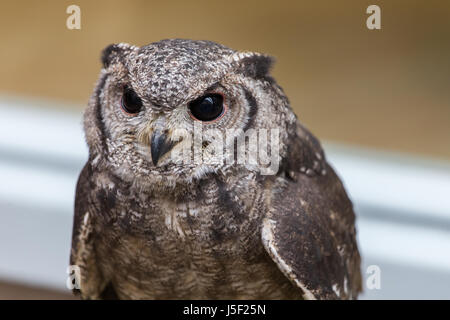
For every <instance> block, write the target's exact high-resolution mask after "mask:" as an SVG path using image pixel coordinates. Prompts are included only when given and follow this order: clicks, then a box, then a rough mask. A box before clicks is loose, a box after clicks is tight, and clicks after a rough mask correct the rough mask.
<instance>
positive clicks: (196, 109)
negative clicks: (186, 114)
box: [189, 93, 225, 121]
mask: <svg viewBox="0 0 450 320" xmlns="http://www.w3.org/2000/svg"><path fill="white" fill-rule="evenodd" d="M224 110H225V108H224V105H223V96H222V95H221V94H218V93H212V94H207V95H204V96H202V97H200V98H198V99H195V100H194V101H191V102H190V103H189V111H190V113H191V115H192V117H194V118H195V119H197V120H200V121H213V120H216V119H217V118H219V117H220V116H221V115H222V114H223V113H224Z"/></svg>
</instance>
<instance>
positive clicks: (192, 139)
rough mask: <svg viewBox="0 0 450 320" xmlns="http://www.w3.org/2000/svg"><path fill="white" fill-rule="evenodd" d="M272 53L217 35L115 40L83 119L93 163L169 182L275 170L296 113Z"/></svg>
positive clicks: (152, 182) (133, 177)
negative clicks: (238, 47)
mask: <svg viewBox="0 0 450 320" xmlns="http://www.w3.org/2000/svg"><path fill="white" fill-rule="evenodd" d="M272 61H273V60H272V58H271V57H269V56H266V55H262V54H259V53H253V52H237V51H234V50H232V49H229V48H227V47H224V46H222V45H220V44H217V43H214V42H210V41H193V40H182V39H170V40H163V41H160V42H156V43H152V44H149V45H147V46H144V47H136V46H132V45H128V44H124V43H121V44H114V45H110V46H108V47H107V48H106V49H104V51H103V54H102V62H103V69H102V71H101V73H100V78H99V81H98V83H97V86H96V88H95V91H94V94H93V95H92V98H91V100H90V103H89V106H88V109H87V111H86V113H85V120H84V126H85V132H86V138H87V142H88V145H89V149H90V159H91V162H92V164H93V165H94V166H106V167H107V168H108V170H112V171H113V172H114V173H115V174H116V175H118V176H119V177H120V178H122V179H124V180H128V181H139V182H140V183H143V184H144V185H149V186H150V187H151V186H153V187H155V186H163V187H165V188H167V187H171V186H175V185H177V184H183V183H184V184H189V183H192V182H193V181H199V180H201V179H202V178H204V177H206V176H208V175H214V174H217V175H227V174H230V173H231V172H233V171H236V170H246V171H249V172H255V173H262V174H271V173H272V174H275V173H277V169H278V166H279V163H280V160H281V159H282V158H283V156H284V154H285V153H286V148H285V145H286V143H287V141H286V140H287V139H288V133H287V131H288V127H289V126H290V125H291V124H292V123H295V121H296V119H295V115H294V114H293V112H292V110H291V109H290V107H289V104H288V101H287V98H286V97H285V95H284V94H283V91H282V90H281V88H280V87H279V86H278V85H277V84H276V83H275V81H274V80H273V78H272V77H270V76H269V69H270V66H271V64H272Z"/></svg>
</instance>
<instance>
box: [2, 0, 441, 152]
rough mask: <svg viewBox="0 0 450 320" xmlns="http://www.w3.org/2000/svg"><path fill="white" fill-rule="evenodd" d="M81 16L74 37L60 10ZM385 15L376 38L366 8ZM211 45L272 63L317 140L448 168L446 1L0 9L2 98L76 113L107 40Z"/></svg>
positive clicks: (8, 5)
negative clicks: (66, 106) (46, 102)
mask: <svg viewBox="0 0 450 320" xmlns="http://www.w3.org/2000/svg"><path fill="white" fill-rule="evenodd" d="M70 4H77V5H79V6H80V7H81V20H82V22H81V30H68V29H67V28H66V19H67V17H68V15H67V14H66V8H67V6H68V5H70ZM370 4H378V5H379V6H380V7H381V10H382V11H381V18H382V29H381V30H373V31H371V30H368V29H367V28H366V25H365V21H366V17H367V14H366V13H365V10H366V8H367V6H368V5H370ZM173 37H180V38H192V39H208V40H214V41H218V42H221V43H223V44H225V45H228V46H230V47H232V48H235V49H240V50H253V51H260V52H264V53H269V54H271V55H273V56H275V57H276V58H277V64H276V65H275V68H274V70H273V74H274V76H275V77H276V79H277V80H278V82H279V83H280V84H281V85H282V86H283V88H284V89H285V91H286V93H287V94H288V96H289V98H290V100H291V102H292V106H293V108H294V110H295V112H296V113H297V115H298V116H299V118H300V120H301V121H302V122H303V123H305V124H306V125H307V126H308V127H309V128H310V129H311V130H312V131H313V132H314V133H315V134H317V135H318V136H319V137H320V138H322V139H327V140H331V141H339V142H345V143H351V144H357V145H363V146H368V147H376V148H381V149H388V150H396V151H401V152H410V153H416V154H421V155H428V156H433V157H437V158H443V159H447V160H449V159H450V1H424V0H422V1H413V0H410V1H400V0H395V1H364V0H361V1H321V0H318V1H317V0H316V1H273V2H269V1H261V0H260V1H244V0H241V1H175V2H170V1H158V2H157V1H136V0H135V1H98V0H97V1H84V0H83V1H75V0H72V1H61V0H60V1H57V0H55V1H49V0H47V1H42V0H41V1H23V0H21V1H2V2H1V4H0V39H1V42H0V43H1V50H0V74H1V77H0V94H13V95H25V96H31V97H34V96H36V97H45V98H55V99H61V100H62V101H65V100H67V101H74V102H78V103H79V104H80V106H82V105H84V104H85V103H86V101H87V100H88V98H89V95H90V94H91V91H92V87H93V84H94V82H95V81H96V77H97V74H98V71H99V69H100V64H99V54H100V51H101V49H102V48H103V47H105V46H106V45H108V44H110V43H114V42H129V43H132V44H137V45H144V44H147V43H149V42H153V41H157V40H160V39H163V38H173Z"/></svg>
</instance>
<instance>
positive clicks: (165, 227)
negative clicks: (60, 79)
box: [70, 39, 361, 299]
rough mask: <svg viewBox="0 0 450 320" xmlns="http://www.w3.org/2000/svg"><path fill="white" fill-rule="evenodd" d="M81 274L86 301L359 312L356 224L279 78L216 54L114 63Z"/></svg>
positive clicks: (195, 45)
mask: <svg viewBox="0 0 450 320" xmlns="http://www.w3.org/2000/svg"><path fill="white" fill-rule="evenodd" d="M101 60H102V63H103V68H102V69H101V72H100V76H99V80H98V82H97V84H96V87H95V90H94V93H93V95H92V97H91V99H90V101H89V103H88V107H87V109H86V111H85V114H84V130H85V135H86V140H87V144H88V146H89V159H88V161H87V163H86V165H85V166H84V168H83V170H82V172H81V174H80V176H79V180H78V183H77V187H76V199H75V215H74V225H73V235H72V249H71V257H70V264H71V265H75V266H77V268H78V269H79V279H78V287H77V289H76V290H75V291H76V293H78V294H80V295H81V298H83V299H110V298H119V299H355V298H357V295H358V293H359V292H360V291H361V274H360V255H359V252H358V247H357V242H356V230H355V214H354V212H353V207H352V203H351V201H350V200H349V198H348V196H347V194H346V191H345V189H344V187H343V184H342V183H341V181H340V179H339V178H338V176H337V175H336V173H335V172H334V171H333V169H332V168H331V167H330V165H329V164H328V163H327V160H326V158H325V155H324V152H323V150H322V148H321V145H320V143H319V141H318V140H317V139H316V138H315V137H314V136H313V135H312V134H311V133H310V132H309V131H308V130H307V129H306V128H305V127H304V126H303V125H302V124H301V123H300V122H299V121H298V119H297V117H296V115H295V114H294V113H293V111H292V109H291V107H290V104H289V100H288V98H287V97H286V95H285V94H284V92H283V90H282V89H281V87H280V86H279V85H277V83H276V81H275V80H274V78H273V77H272V76H271V75H270V73H269V71H270V68H271V65H272V64H273V58H272V57H270V56H267V55H264V54H260V53H255V52H240V51H235V50H232V49H230V48H228V47H225V46H223V45H220V44H218V43H214V42H211V41H194V40H184V39H168V40H162V41H159V42H155V43H151V44H149V45H146V46H143V47H137V46H133V45H129V44H125V43H120V44H113V45H110V46H108V47H107V48H105V49H104V50H103V53H102V58H101Z"/></svg>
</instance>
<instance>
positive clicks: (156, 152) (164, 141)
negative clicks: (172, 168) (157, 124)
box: [150, 130, 174, 166]
mask: <svg viewBox="0 0 450 320" xmlns="http://www.w3.org/2000/svg"><path fill="white" fill-rule="evenodd" d="M150 145H151V146H150V150H151V154H152V162H153V164H154V165H155V166H156V164H157V163H158V160H159V158H161V157H162V156H163V155H165V154H166V153H167V152H168V151H170V149H172V147H173V145H174V143H173V142H172V141H170V140H169V139H168V138H167V136H166V135H165V134H164V133H162V132H161V131H159V130H155V131H154V132H153V134H152V139H151V142H150Z"/></svg>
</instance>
